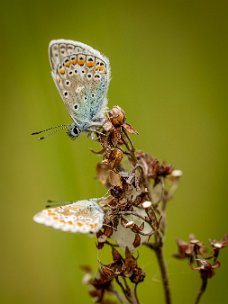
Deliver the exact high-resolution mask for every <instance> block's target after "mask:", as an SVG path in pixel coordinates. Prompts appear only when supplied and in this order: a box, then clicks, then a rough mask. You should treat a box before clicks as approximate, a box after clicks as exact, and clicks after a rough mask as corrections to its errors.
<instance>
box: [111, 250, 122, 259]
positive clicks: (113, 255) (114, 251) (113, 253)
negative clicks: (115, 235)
mask: <svg viewBox="0 0 228 304" xmlns="http://www.w3.org/2000/svg"><path fill="white" fill-rule="evenodd" d="M112 257H113V260H114V261H123V258H122V256H121V254H120V253H119V252H118V251H117V250H116V249H115V248H114V247H112Z"/></svg>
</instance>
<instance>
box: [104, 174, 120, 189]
mask: <svg viewBox="0 0 228 304" xmlns="http://www.w3.org/2000/svg"><path fill="white" fill-rule="evenodd" d="M107 184H108V186H109V187H120V188H122V182H121V177H120V175H119V174H118V173H116V172H114V171H112V170H110V171H109V176H108V179H107Z"/></svg>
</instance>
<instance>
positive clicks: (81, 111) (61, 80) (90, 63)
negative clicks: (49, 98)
mask: <svg viewBox="0 0 228 304" xmlns="http://www.w3.org/2000/svg"><path fill="white" fill-rule="evenodd" d="M49 59H50V64H51V68H52V76H53V79H54V81H55V84H56V86H57V88H58V90H59V92H60V95H61V97H62V99H63V101H64V103H65V105H66V107H67V109H68V111H69V114H70V116H71V117H72V119H73V120H74V121H75V122H76V123H77V125H78V126H79V127H80V128H81V129H82V130H84V131H86V130H87V129H88V128H89V127H90V126H92V125H93V123H95V122H96V121H97V122H99V121H101V120H102V119H103V118H104V113H105V109H106V105H107V97H106V95H107V90H108V86H109V81H110V65H109V60H108V59H107V58H106V57H105V56H103V55H102V54H101V53H100V52H98V51H97V50H94V49H93V48H91V47H90V46H88V45H86V44H83V43H81V42H77V41H72V40H64V39H60V40H53V41H51V42H50V44H49Z"/></svg>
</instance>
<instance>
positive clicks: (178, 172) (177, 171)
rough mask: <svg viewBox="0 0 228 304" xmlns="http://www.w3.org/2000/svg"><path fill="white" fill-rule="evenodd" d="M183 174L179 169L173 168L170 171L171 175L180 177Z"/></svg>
mask: <svg viewBox="0 0 228 304" xmlns="http://www.w3.org/2000/svg"><path fill="white" fill-rule="evenodd" d="M182 175H183V172H182V171H181V170H178V169H175V170H173V171H172V176H174V177H181V176H182Z"/></svg>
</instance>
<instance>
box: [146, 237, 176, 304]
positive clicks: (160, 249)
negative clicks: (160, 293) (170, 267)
mask: <svg viewBox="0 0 228 304" xmlns="http://www.w3.org/2000/svg"><path fill="white" fill-rule="evenodd" d="M159 238H160V237H159ZM145 245H146V246H147V247H148V248H150V249H152V250H153V251H154V252H155V255H156V258H157V261H158V265H159V268H160V273H161V277H162V284H163V289H164V294H165V303H166V304H171V303H172V301H171V292H170V286H169V279H168V274H167V268H166V264H165V259H164V254H163V244H162V242H161V241H160V243H158V244H157V245H156V244H153V243H145Z"/></svg>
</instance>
